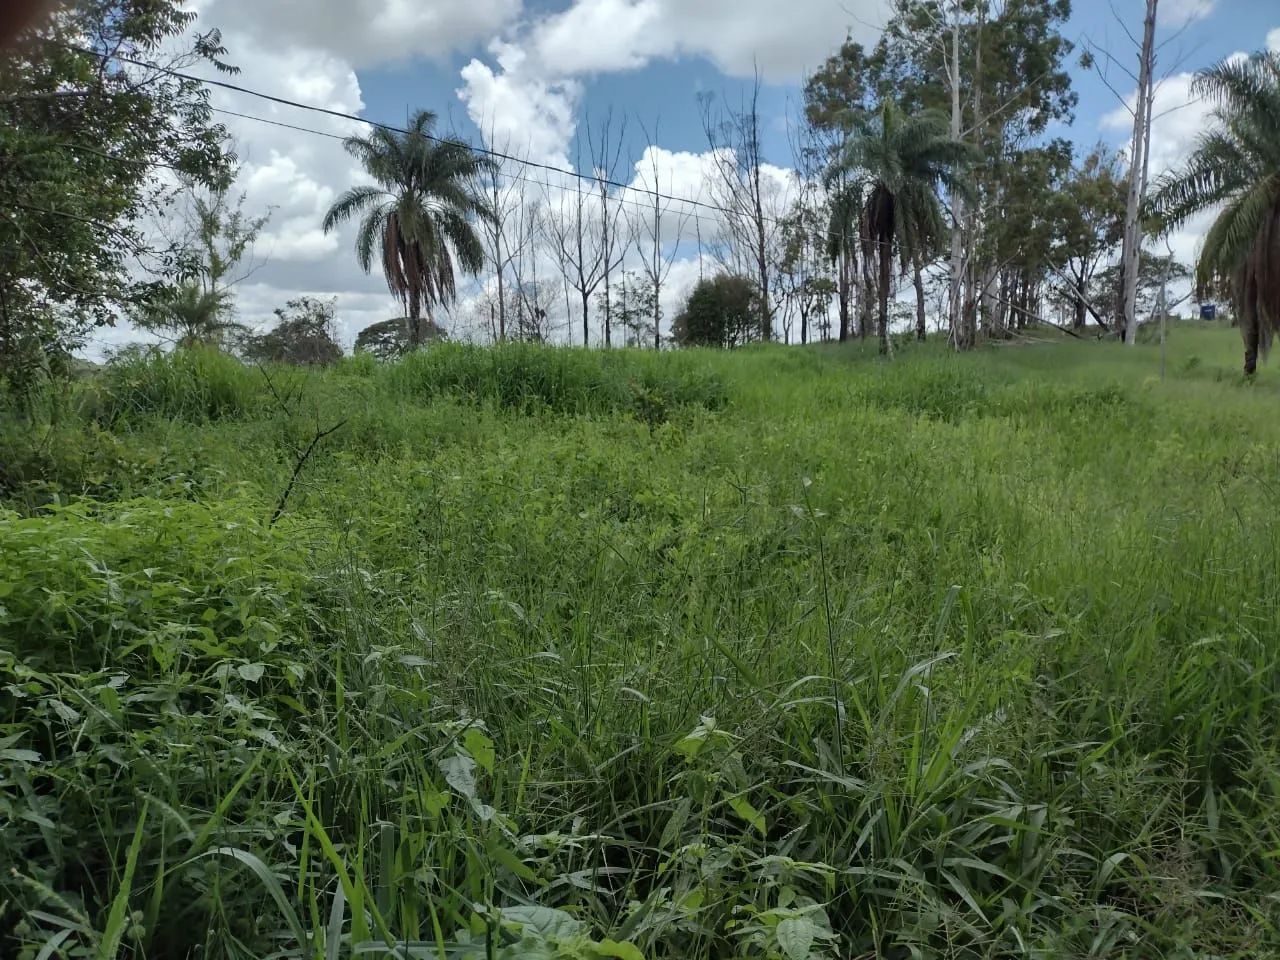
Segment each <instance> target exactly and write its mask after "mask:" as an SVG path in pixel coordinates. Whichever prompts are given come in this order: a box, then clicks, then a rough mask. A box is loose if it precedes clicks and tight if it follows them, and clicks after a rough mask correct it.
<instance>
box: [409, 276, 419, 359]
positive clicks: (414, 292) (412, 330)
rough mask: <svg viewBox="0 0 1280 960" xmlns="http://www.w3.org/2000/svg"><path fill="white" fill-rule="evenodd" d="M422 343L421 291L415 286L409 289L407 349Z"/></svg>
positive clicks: (414, 347) (413, 348) (412, 348)
mask: <svg viewBox="0 0 1280 960" xmlns="http://www.w3.org/2000/svg"><path fill="white" fill-rule="evenodd" d="M421 344H422V293H421V291H420V290H418V288H417V287H416V286H415V287H413V288H412V289H410V290H409V349H410V350H417V349H418V347H419V346H421Z"/></svg>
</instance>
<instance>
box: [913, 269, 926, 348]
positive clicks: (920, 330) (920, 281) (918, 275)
mask: <svg viewBox="0 0 1280 960" xmlns="http://www.w3.org/2000/svg"><path fill="white" fill-rule="evenodd" d="M911 268H912V272H913V273H914V275H915V276H914V280H915V285H916V339H917V340H919V341H920V342H921V343H924V341H925V337H926V335H927V331H926V330H925V322H924V307H925V303H924V266H923V265H922V264H921V263H920V257H919V256H918V255H917V256H915V257H912V258H911Z"/></svg>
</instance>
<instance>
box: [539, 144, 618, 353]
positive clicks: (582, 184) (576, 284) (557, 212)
mask: <svg viewBox="0 0 1280 960" xmlns="http://www.w3.org/2000/svg"><path fill="white" fill-rule="evenodd" d="M577 167H578V169H579V170H581V168H582V161H581V155H579V159H578V163H577ZM548 187H554V188H556V190H557V192H558V194H559V196H558V197H557V198H556V201H555V202H554V203H552V202H551V200H550V198H548V205H547V214H546V216H544V217H543V220H542V227H543V232H544V233H545V235H546V239H547V243H548V245H549V246H550V248H551V254H552V256H553V257H554V258H555V261H556V264H557V265H558V266H559V268H560V275H561V277H562V278H563V281H564V286H565V308H566V309H568V308H569V302H570V290H572V291H573V292H574V293H576V294H577V296H578V298H579V303H580V306H581V310H582V345H583V346H584V347H586V346H590V343H591V326H590V314H591V297H592V295H593V294H594V293H595V292H596V289H597V288H598V287H599V286H600V284H601V282H602V281H603V280H604V275H605V256H604V251H603V248H602V246H601V240H602V235H603V234H604V233H605V231H602V230H597V229H596V228H595V226H594V224H593V222H592V221H593V220H595V219H596V218H597V217H598V216H599V215H600V213H601V211H600V210H598V209H597V205H596V200H595V196H594V194H595V188H594V186H588V185H587V183H586V180H585V178H583V177H581V176H578V177H574V178H573V183H572V185H565V184H548Z"/></svg>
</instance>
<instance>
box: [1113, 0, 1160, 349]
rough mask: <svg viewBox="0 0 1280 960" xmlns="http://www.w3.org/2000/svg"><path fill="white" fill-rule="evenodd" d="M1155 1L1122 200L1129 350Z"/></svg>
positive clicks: (1152, 0)
mask: <svg viewBox="0 0 1280 960" xmlns="http://www.w3.org/2000/svg"><path fill="white" fill-rule="evenodd" d="M1157 5H1158V0H1147V14H1146V17H1145V18H1144V20H1143V25H1142V47H1141V50H1140V51H1139V54H1138V93H1137V97H1136V100H1135V102H1134V111H1133V139H1132V140H1131V141H1130V144H1129V189H1128V193H1127V195H1126V198H1125V211H1124V249H1123V251H1122V253H1121V267H1122V277H1123V285H1124V291H1123V296H1122V300H1121V307H1120V315H1121V325H1122V330H1123V334H1124V337H1125V340H1126V341H1127V342H1128V343H1129V345H1130V346H1135V345H1136V344H1137V342H1138V309H1137V299H1136V294H1137V289H1138V269H1139V261H1140V260H1141V258H1142V224H1141V223H1140V222H1139V221H1140V218H1141V215H1142V204H1143V201H1144V199H1145V197H1146V192H1147V161H1148V159H1149V158H1150V156H1151V107H1152V102H1153V100H1154V99H1155V80H1154V74H1155V57H1156V52H1155V51H1156V47H1155V40H1156V10H1157Z"/></svg>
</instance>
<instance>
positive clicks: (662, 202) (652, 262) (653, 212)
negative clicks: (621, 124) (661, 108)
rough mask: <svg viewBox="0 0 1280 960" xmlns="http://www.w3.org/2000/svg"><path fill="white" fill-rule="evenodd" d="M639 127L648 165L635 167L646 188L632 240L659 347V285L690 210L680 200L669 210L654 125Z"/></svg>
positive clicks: (677, 248)
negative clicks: (670, 227) (669, 228)
mask: <svg viewBox="0 0 1280 960" xmlns="http://www.w3.org/2000/svg"><path fill="white" fill-rule="evenodd" d="M641 129H642V130H644V135H645V142H646V143H647V145H648V149H647V150H646V151H645V156H646V157H647V158H648V160H649V168H648V169H647V170H640V171H638V172H639V179H640V182H641V184H642V186H641V189H642V190H644V191H645V206H644V209H643V210H641V211H640V212H639V213H637V214H636V215H635V216H633V218H632V229H631V242H632V245H633V247H634V248H635V251H636V254H637V255H638V256H639V257H640V263H641V266H640V270H641V273H643V274H644V277H645V279H646V280H647V281H648V283H649V288H650V289H651V290H652V293H653V296H652V306H651V309H652V326H653V349H655V350H658V349H661V347H662V323H661V321H662V306H661V299H662V285H663V284H664V283H665V282H666V279H667V277H668V276H669V275H670V273H671V267H672V265H673V264H674V263H675V262H676V257H677V256H678V255H679V253H680V238H681V236H682V234H683V233H684V231H685V229H686V227H688V225H689V217H690V213H691V211H690V210H689V208H688V205H687V204H681V205H680V208H679V210H678V211H677V212H676V213H674V214H673V213H672V209H671V207H672V204H671V200H670V199H669V195H670V186H669V185H668V188H667V190H666V192H665V193H664V192H663V185H662V169H661V167H660V166H659V164H658V156H657V154H656V153H655V152H654V147H655V143H656V140H657V132H658V131H657V126H656V125H655V126H654V131H653V135H652V136H650V134H649V131H648V129H647V128H645V127H644V126H643V125H641ZM637 206H638V204H637ZM672 216H674V217H675V219H676V224H675V229H674V231H672V233H674V237H671V234H668V233H666V227H667V223H668V221H669V220H670V219H671V218H672ZM668 237H671V239H668Z"/></svg>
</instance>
